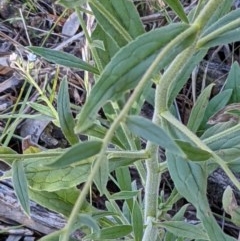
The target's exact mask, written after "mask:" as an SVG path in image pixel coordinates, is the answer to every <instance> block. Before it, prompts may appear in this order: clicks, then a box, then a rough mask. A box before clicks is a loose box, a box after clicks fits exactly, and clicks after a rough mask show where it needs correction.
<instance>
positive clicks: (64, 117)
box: [57, 77, 79, 145]
mask: <svg viewBox="0 0 240 241" xmlns="http://www.w3.org/2000/svg"><path fill="white" fill-rule="evenodd" d="M57 111H58V116H59V122H60V126H61V130H62V132H63V134H64V135H65V137H66V138H67V140H68V141H69V143H70V144H71V145H74V144H76V143H78V141H79V139H78V136H77V135H76V134H75V133H74V131H73V128H74V125H75V123H74V119H73V116H72V113H71V108H70V99H69V94H68V84H67V80H66V77H65V78H64V79H63V80H62V82H61V84H60V88H59V93H58V99H57Z"/></svg>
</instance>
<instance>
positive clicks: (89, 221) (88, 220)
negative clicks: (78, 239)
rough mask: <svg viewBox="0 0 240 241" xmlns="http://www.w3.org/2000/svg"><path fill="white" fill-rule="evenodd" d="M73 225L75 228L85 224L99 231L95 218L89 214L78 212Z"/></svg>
mask: <svg viewBox="0 0 240 241" xmlns="http://www.w3.org/2000/svg"><path fill="white" fill-rule="evenodd" d="M74 226H75V227H76V228H75V230H76V229H78V228H79V227H82V226H87V227H89V228H91V229H92V230H93V231H99V226H98V224H97V222H96V220H95V219H94V218H93V217H92V216H90V215H89V214H83V213H81V214H79V215H78V218H77V220H76V222H75V224H74Z"/></svg>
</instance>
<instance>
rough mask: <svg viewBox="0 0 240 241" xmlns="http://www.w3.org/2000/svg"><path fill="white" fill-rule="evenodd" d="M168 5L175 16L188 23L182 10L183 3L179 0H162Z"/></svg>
mask: <svg viewBox="0 0 240 241" xmlns="http://www.w3.org/2000/svg"><path fill="white" fill-rule="evenodd" d="M164 2H166V3H167V4H168V5H169V7H170V8H171V9H172V10H173V11H174V12H175V13H176V14H177V16H178V17H179V18H180V19H181V20H182V21H183V22H185V23H188V18H187V16H186V14H185V12H184V8H183V5H182V4H181V2H180V1H179V0H164Z"/></svg>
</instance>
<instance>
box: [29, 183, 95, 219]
mask: <svg viewBox="0 0 240 241" xmlns="http://www.w3.org/2000/svg"><path fill="white" fill-rule="evenodd" d="M29 196H30V198H31V199H32V200H34V201H35V202H37V203H38V204H40V205H42V206H43V207H46V208H48V209H50V210H52V211H55V212H58V213H61V214H63V215H64V216H66V217H68V216H69V215H70V213H71V211H72V209H73V206H74V204H75V202H76V200H77V198H78V196H79V190H78V189H77V188H76V187H72V188H68V189H63V190H59V191H55V192H46V191H42V190H41V191H36V190H33V189H32V188H30V189H29ZM91 209H92V208H91V206H90V204H88V203H87V201H85V203H84V204H83V206H82V208H81V210H80V211H81V212H88V211H90V210H91Z"/></svg>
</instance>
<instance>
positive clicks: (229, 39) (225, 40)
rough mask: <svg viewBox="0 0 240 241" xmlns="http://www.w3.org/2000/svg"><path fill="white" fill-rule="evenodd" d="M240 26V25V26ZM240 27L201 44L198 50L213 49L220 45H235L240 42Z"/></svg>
mask: <svg viewBox="0 0 240 241" xmlns="http://www.w3.org/2000/svg"><path fill="white" fill-rule="evenodd" d="M239 25H240V24H239ZM239 32H240V27H238V28H236V29H234V30H232V31H228V32H226V33H223V34H220V35H219V36H217V37H215V38H212V39H210V40H209V41H208V42H206V43H205V42H203V41H202V42H200V41H199V44H198V48H212V47H215V46H218V45H224V44H229V43H234V42H237V41H239V40H240V35H239Z"/></svg>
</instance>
